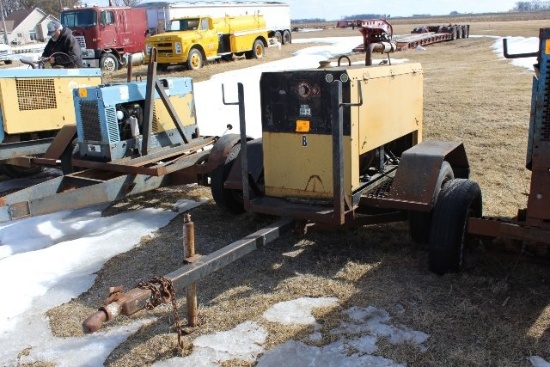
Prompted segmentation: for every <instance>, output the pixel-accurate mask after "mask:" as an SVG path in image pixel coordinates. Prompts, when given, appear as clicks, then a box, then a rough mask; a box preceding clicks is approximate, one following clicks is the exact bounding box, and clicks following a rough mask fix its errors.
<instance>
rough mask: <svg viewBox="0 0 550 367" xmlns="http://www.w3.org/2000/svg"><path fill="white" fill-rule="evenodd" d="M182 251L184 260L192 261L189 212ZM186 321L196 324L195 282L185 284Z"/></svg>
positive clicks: (191, 226)
mask: <svg viewBox="0 0 550 367" xmlns="http://www.w3.org/2000/svg"><path fill="white" fill-rule="evenodd" d="M183 226H184V234H185V238H184V243H183V247H184V251H185V260H186V261H192V260H191V259H192V258H193V257H194V256H195V225H194V224H193V222H192V221H191V215H190V214H189V213H187V214H185V216H184V225H183ZM186 291H187V321H188V324H189V326H192V327H194V326H197V323H198V318H197V312H198V311H197V283H191V284H189V285H188V286H187V289H186Z"/></svg>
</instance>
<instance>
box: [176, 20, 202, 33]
mask: <svg viewBox="0 0 550 367" xmlns="http://www.w3.org/2000/svg"><path fill="white" fill-rule="evenodd" d="M199 22H200V18H193V19H175V20H172V21H171V22H170V31H194V30H197V29H199V24H200V23H199Z"/></svg>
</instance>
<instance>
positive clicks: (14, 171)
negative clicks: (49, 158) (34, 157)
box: [0, 164, 42, 178]
mask: <svg viewBox="0 0 550 367" xmlns="http://www.w3.org/2000/svg"><path fill="white" fill-rule="evenodd" d="M0 171H1V172H2V173H3V174H5V175H6V176H8V177H9V178H26V177H30V176H33V175H36V174H37V173H40V172H42V168H41V167H21V166H14V165H11V164H0Z"/></svg>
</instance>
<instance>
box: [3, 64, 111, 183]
mask: <svg viewBox="0 0 550 367" xmlns="http://www.w3.org/2000/svg"><path fill="white" fill-rule="evenodd" d="M100 83H101V71H100V70H99V69H23V70H22V69H7V70H3V71H2V74H1V75H0V107H1V108H0V109H1V112H0V123H1V126H2V128H1V129H0V171H1V172H2V173H4V174H6V175H8V176H9V177H12V178H17V177H25V176H28V175H32V174H36V173H37V172H39V171H40V170H41V167H39V166H36V165H33V164H32V162H31V160H32V158H31V157H33V156H37V155H41V154H44V153H45V152H46V151H47V150H48V148H49V147H50V144H51V143H52V141H53V138H54V137H55V136H56V134H57V133H58V132H59V130H60V129H61V128H62V127H64V126H69V125H71V126H72V127H73V129H74V125H75V123H76V118H75V110H74V102H73V89H74V88H79V87H88V86H94V85H98V84H100ZM69 153H70V152H69Z"/></svg>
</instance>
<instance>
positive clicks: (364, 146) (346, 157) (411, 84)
mask: <svg viewBox="0 0 550 367" xmlns="http://www.w3.org/2000/svg"><path fill="white" fill-rule="evenodd" d="M335 81H339V82H341V85H342V100H343V102H344V103H350V104H352V105H351V106H346V107H343V111H342V113H343V117H342V122H343V127H342V128H343V153H344V154H343V163H344V178H343V182H344V194H345V195H346V196H347V197H349V196H350V195H352V194H353V193H354V192H355V191H356V190H358V189H359V188H360V187H361V186H362V184H363V182H364V181H366V180H368V177H366V176H368V172H369V169H370V168H371V167H372V166H374V165H376V164H377V162H380V161H381V160H383V159H384V158H385V157H384V156H389V157H391V156H395V157H398V156H400V154H401V153H402V152H403V151H404V150H406V149H408V148H410V147H412V146H414V145H416V144H418V143H419V142H420V141H421V139H422V138H421V137H422V109H423V70H422V67H421V65H420V64H404V65H388V66H376V67H364V66H362V67H354V66H350V67H334V68H326V69H312V70H300V71H295V72H292V71H285V72H268V73H263V74H262V79H261V82H260V88H261V98H262V138H263V157H264V162H263V164H264V181H265V194H266V195H267V196H271V197H281V198H306V199H321V200H326V199H330V198H332V197H333V196H334V193H333V172H334V167H333V156H334V154H335V153H334V152H333V134H332V131H333V130H332V127H333V124H334V123H335V121H333V120H334V118H333V116H335V114H334V109H338V108H339V107H338V106H337V105H333V101H332V100H331V94H330V88H331V84H332V83H335ZM336 123H337V121H336Z"/></svg>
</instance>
